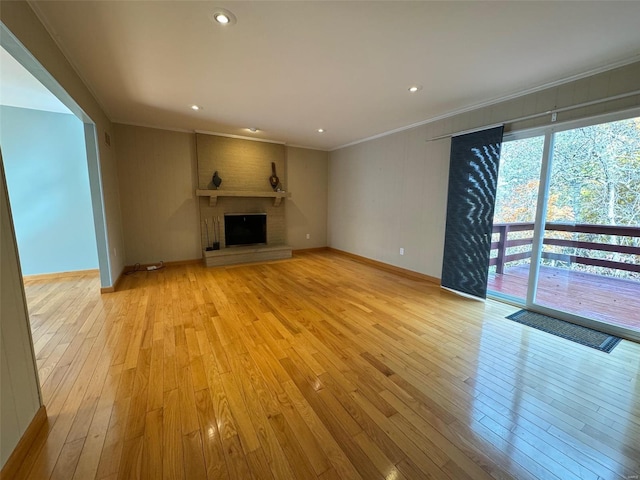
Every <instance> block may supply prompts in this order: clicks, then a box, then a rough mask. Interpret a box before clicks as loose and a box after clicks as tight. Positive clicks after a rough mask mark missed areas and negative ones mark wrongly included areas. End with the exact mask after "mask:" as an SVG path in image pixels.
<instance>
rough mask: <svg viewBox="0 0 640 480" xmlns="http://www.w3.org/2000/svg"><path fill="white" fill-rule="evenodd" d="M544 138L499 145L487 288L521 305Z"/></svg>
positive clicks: (526, 139)
mask: <svg viewBox="0 0 640 480" xmlns="http://www.w3.org/2000/svg"><path fill="white" fill-rule="evenodd" d="M543 147H544V135H535V136H529V137H527V136H524V137H516V136H511V137H510V138H509V140H508V141H505V142H503V144H502V153H501V155H500V171H499V172H500V173H499V175H498V188H497V190H496V206H495V213H494V216H493V230H492V236H491V258H490V261H489V276H488V289H489V291H491V292H493V293H494V294H495V293H500V294H501V295H502V296H503V297H504V298H506V299H510V300H515V301H516V302H520V303H524V302H525V301H526V298H527V290H528V285H529V274H530V272H531V268H530V267H531V246H532V242H533V227H534V222H535V219H536V204H537V200H538V190H539V187H540V169H541V166H542V154H543Z"/></svg>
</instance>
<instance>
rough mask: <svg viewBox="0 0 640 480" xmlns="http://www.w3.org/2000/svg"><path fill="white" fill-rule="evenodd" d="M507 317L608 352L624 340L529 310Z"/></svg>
mask: <svg viewBox="0 0 640 480" xmlns="http://www.w3.org/2000/svg"><path fill="white" fill-rule="evenodd" d="M507 318H508V319H510V320H514V321H516V322H518V323H522V324H523V325H528V326H530V327H533V328H537V329H538V330H542V331H543V332H547V333H551V334H553V335H556V336H558V337H562V338H566V339H567V340H571V341H572V342H576V343H581V344H582V345H586V346H587V347H591V348H595V349H596V350H600V351H602V352H606V353H611V350H613V349H614V347H615V346H616V345H618V343H620V340H622V339H621V338H619V337H615V336H613V335H609V334H608V333H602V332H599V331H597V330H593V329H591V328H587V327H581V326H580V325H575V324H573V323H569V322H565V321H563V320H558V319H557V318H553V317H548V316H546V315H542V314H541V313H535V312H530V311H528V310H520V311H519V312H516V313H512V314H511V315H509V316H508V317H507Z"/></svg>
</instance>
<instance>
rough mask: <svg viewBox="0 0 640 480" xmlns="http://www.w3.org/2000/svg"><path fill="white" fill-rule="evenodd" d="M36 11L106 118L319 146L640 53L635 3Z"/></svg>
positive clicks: (77, 4)
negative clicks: (226, 14) (231, 18)
mask: <svg viewBox="0 0 640 480" xmlns="http://www.w3.org/2000/svg"><path fill="white" fill-rule="evenodd" d="M30 3H31V5H32V6H33V7H34V9H35V10H36V12H37V14H38V15H39V17H40V18H41V19H42V21H43V22H44V23H45V26H46V27H47V28H48V29H49V32H50V33H51V34H52V36H53V37H54V38H55V39H56V41H57V42H58V44H59V45H60V47H61V48H62V50H63V52H65V54H66V55H67V57H68V58H69V59H70V61H71V63H72V64H73V65H74V67H75V68H76V69H77V71H78V72H79V74H80V75H81V77H82V78H83V79H84V80H85V82H86V83H87V84H88V85H89V87H90V88H91V89H92V90H93V92H94V94H95V96H96V97H97V99H98V101H99V102H100V103H101V104H102V106H103V108H104V109H105V111H106V113H107V115H108V116H109V117H110V118H111V119H112V120H113V121H115V122H122V123H131V124H138V125H148V126H155V127H160V128H173V129H184V130H204V131H211V132H220V133H227V134H235V135H244V136H255V137H259V138H266V139H271V140H276V141H283V142H287V143H289V144H297V145H304V146H310V147H315V148H322V149H332V148H335V147H337V146H341V145H345V144H349V143H351V142H355V141H358V140H361V139H364V138H368V137H371V136H375V135H378V134H381V133H384V132H388V131H391V130H395V129H399V128H403V127H406V126H408V125H411V124H415V123H420V122H424V121H426V120H429V119H432V118H436V117H440V116H443V115H446V114H449V113H452V112H456V111H460V110H464V109H468V108H470V107H473V106H476V105H480V104H485V103H487V102H489V101H493V100H497V99H501V98H505V97H508V96H512V95H514V94H517V93H520V92H524V91H528V90H530V89H533V88H538V87H541V86H543V85H548V84H550V83H554V82H559V81H562V80H565V79H568V78H571V77H573V76H576V75H581V74H585V73H587V72H592V71H594V70H598V69H601V68H603V67H605V66H609V65H618V64H622V63H624V62H629V61H635V60H638V59H640V27H639V25H640V2H639V1H630V2H617V1H600V2H575V1H568V2H559V1H556V2H537V1H533V2H528V1H508V2H496V1H471V2H463V1H461V2H458V1H443V2H426V1H425V2H419V1H418V2H404V1H377V2H374V1H366V2H362V1H357V2H350V1H342V2H330V1H299V2H270V1H253V2H207V1H203V2H191V1H152V2H147V1H66V2H59V1H49V0H47V1H31V2H30ZM216 7H223V8H225V9H227V10H230V11H231V12H232V13H233V14H234V15H235V16H236V18H237V23H236V24H235V25H231V26H226V27H222V26H219V25H214V23H213V22H212V20H211V14H212V13H213V12H214V11H215V9H216ZM412 84H420V85H422V86H423V88H422V90H420V91H419V92H417V93H415V94H410V93H409V92H408V91H407V88H408V87H409V86H410V85H412ZM194 103H195V104H198V105H201V106H202V107H203V110H201V111H199V112H194V111H192V110H190V109H189V106H190V105H191V104H194ZM253 126H255V127H258V128H259V129H261V132H259V133H257V134H253V135H252V134H250V133H249V132H248V131H247V130H246V128H247V127H253ZM318 128H325V129H326V132H325V133H324V134H318V133H317V131H316V130H317V129H318Z"/></svg>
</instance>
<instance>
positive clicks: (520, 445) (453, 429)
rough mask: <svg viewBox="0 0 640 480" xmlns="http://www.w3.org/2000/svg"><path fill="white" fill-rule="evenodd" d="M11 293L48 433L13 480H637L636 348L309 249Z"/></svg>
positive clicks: (639, 393)
mask: <svg viewBox="0 0 640 480" xmlns="http://www.w3.org/2000/svg"><path fill="white" fill-rule="evenodd" d="M98 291H99V283H98V279H97V277H95V276H85V277H78V278H61V279H59V280H57V281H55V280H44V281H30V282H28V283H27V285H26V292H27V297H28V303H29V307H30V312H31V316H32V323H33V332H34V342H35V348H36V352H37V358H38V365H39V371H40V380H41V384H42V390H43V395H44V401H45V405H46V407H47V410H48V414H49V421H48V425H47V426H46V427H45V428H44V429H43V431H41V432H40V434H39V435H38V437H37V439H36V442H35V444H34V445H33V447H32V449H31V450H30V452H29V454H28V456H27V459H26V460H25V463H24V464H23V468H22V470H21V471H20V472H19V475H18V477H17V478H18V479H23V478H30V479H48V478H52V479H78V480H85V479H94V478H95V479H110V480H115V479H135V478H149V479H173V478H177V479H188V480H192V479H200V478H208V479H214V478H215V479H217V478H223V479H241V480H244V479H252V478H255V479H276V480H279V479H296V480H305V479H316V478H318V479H322V480H330V479H359V478H362V479H364V480H374V479H388V480H392V479H394V480H401V479H427V478H434V479H453V480H459V479H474V480H475V479H489V478H492V477H493V478H517V479H531V478H554V479H563V480H565V479H573V478H580V479H590V478H592V479H598V478H601V479H619V478H634V477H633V475H640V380H639V376H638V375H639V371H640V345H638V344H634V343H631V342H628V341H623V342H622V343H621V344H620V345H618V346H617V347H616V348H615V350H614V351H613V352H612V353H611V354H609V355H607V354H605V353H601V352H598V351H595V350H592V349H589V348H587V347H583V346H580V345H577V344H574V343H571V342H568V341H565V340H562V339H559V338H557V337H553V336H551V335H548V334H545V333H542V332H539V331H536V330H533V329H530V328H528V327H524V326H522V325H519V324H517V323H514V322H511V321H509V320H506V319H504V316H505V315H507V314H509V313H511V312H513V311H514V308H512V307H509V306H506V305H502V304H499V303H495V302H491V301H489V302H487V303H481V302H475V301H471V300H466V299H462V298H459V297H456V296H453V295H451V294H448V293H445V292H442V291H441V290H440V289H439V288H438V287H437V286H435V285H433V284H430V283H427V282H420V281H416V280H410V279H407V278H403V277H400V276H397V275H395V274H393V273H389V272H384V271H380V270H377V269H375V268H373V267H371V266H367V265H363V264H360V263H356V262H354V261H352V260H350V259H347V258H345V257H343V256H340V255H337V254H334V253H309V254H303V255H299V256H296V257H294V258H293V259H291V260H284V261H279V262H274V263H269V264H257V265H249V266H237V267H226V268H213V269H205V268H203V267H201V266H200V265H190V266H183V267H170V268H166V269H164V270H161V271H158V272H152V273H147V272H139V273H136V274H134V275H131V276H128V277H126V278H125V280H124V281H123V282H122V285H121V287H120V288H119V290H118V291H117V292H115V293H110V294H104V295H102V296H101V295H100V294H99V293H98Z"/></svg>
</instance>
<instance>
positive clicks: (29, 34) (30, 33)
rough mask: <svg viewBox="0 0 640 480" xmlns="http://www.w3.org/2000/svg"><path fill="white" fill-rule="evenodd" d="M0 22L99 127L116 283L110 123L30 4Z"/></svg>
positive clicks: (116, 202)
mask: <svg viewBox="0 0 640 480" xmlns="http://www.w3.org/2000/svg"><path fill="white" fill-rule="evenodd" d="M0 19H1V20H2V23H3V24H4V25H5V26H6V27H7V28H8V29H9V30H10V31H11V33H12V34H13V35H14V36H15V37H16V38H17V39H18V41H20V42H21V43H22V44H23V45H24V46H25V47H26V49H27V50H28V51H29V52H30V53H31V54H32V55H33V57H35V59H36V61H37V62H39V63H40V64H41V65H42V67H44V69H45V70H46V71H47V72H48V73H49V74H51V76H52V77H53V78H54V79H55V81H56V82H57V83H58V84H59V86H60V87H61V89H62V90H64V91H65V92H66V93H67V94H69V95H70V96H71V97H72V98H73V100H74V101H75V102H76V103H77V104H78V105H79V106H80V108H81V109H82V111H83V112H84V113H85V114H86V115H88V116H89V117H90V118H91V120H92V121H93V122H94V123H95V124H96V130H97V136H98V149H99V156H100V176H101V180H102V190H103V200H104V211H105V219H106V227H107V241H108V249H109V262H110V272H111V278H112V281H113V282H115V280H116V279H117V278H118V276H119V275H120V273H121V272H122V269H123V267H124V240H123V234H122V224H121V216H120V195H119V192H118V176H117V170H116V159H115V155H114V152H113V149H112V148H111V147H109V146H107V145H106V143H105V141H104V136H105V133H108V134H110V135H112V125H111V121H110V120H109V119H108V118H107V116H106V115H105V113H104V112H103V111H102V108H101V107H100V105H99V104H98V102H97V101H96V99H95V98H94V97H93V95H92V93H91V92H90V91H89V89H88V88H87V86H86V85H85V84H84V83H83V81H82V80H81V79H80V77H79V76H78V74H77V73H76V71H75V70H74V69H73V67H72V66H71V65H70V64H69V62H68V61H67V59H66V58H65V57H64V55H63V54H62V52H61V51H60V49H59V48H58V46H57V45H56V44H55V42H54V41H53V40H52V39H51V37H50V36H49V34H48V33H47V31H46V30H45V28H44V27H43V25H42V24H41V23H40V21H39V20H38V18H37V17H36V15H35V13H34V12H33V10H32V9H31V7H30V6H29V5H28V4H27V2H25V1H14V2H2V8H0ZM103 286H106V285H103Z"/></svg>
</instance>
